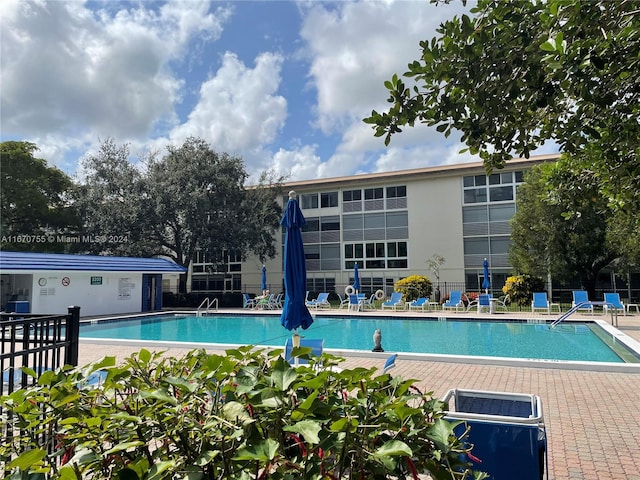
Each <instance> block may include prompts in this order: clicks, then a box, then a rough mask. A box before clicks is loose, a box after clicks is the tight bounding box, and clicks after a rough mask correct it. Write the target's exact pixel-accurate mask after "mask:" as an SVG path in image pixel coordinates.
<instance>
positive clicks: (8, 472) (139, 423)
mask: <svg viewBox="0 0 640 480" xmlns="http://www.w3.org/2000/svg"><path fill="white" fill-rule="evenodd" d="M309 352H310V349H309V348H299V349H296V350H294V352H293V353H294V354H296V355H300V356H307V357H308V356H309ZM281 353H282V351H281V350H280V351H274V352H267V351H266V350H255V349H254V348H253V347H251V346H246V347H241V348H238V349H235V350H227V352H226V354H225V355H210V354H207V353H205V352H204V351H203V350H198V351H192V352H190V353H189V354H187V355H185V356H184V357H181V358H172V357H164V356H162V354H160V353H151V352H149V351H147V350H144V349H143V350H141V351H140V352H138V353H137V354H134V355H132V356H131V357H129V358H128V359H127V360H126V361H125V363H124V364H123V365H118V366H116V365H115V361H114V359H113V358H105V359H104V360H103V361H101V362H97V363H95V364H92V365H89V366H87V367H85V368H82V369H71V367H66V368H65V369H63V370H61V371H57V372H52V371H49V372H45V373H43V374H42V375H41V376H40V378H39V380H38V386H36V387H33V388H31V389H24V390H18V391H16V392H14V393H12V394H11V395H10V396H6V397H3V398H2V406H3V408H4V409H6V412H7V413H8V416H7V419H8V424H7V427H8V428H9V430H8V431H11V432H14V434H15V435H14V436H13V437H12V436H5V437H4V438H3V440H2V443H1V444H0V466H2V465H3V466H4V469H5V471H4V473H5V478H16V479H17V478H27V476H29V478H36V477H37V475H46V476H47V477H48V478H58V479H81V478H82V479H102V478H120V479H142V478H144V479H179V478H180V479H182V478H189V479H205V478H207V479H228V478H237V479H258V478H259V479H266V478H273V479H294V478H305V479H321V478H333V479H342V478H345V479H347V478H348V479H352V478H353V479H355V478H357V479H382V478H391V477H392V476H393V478H407V477H411V478H414V479H417V478H418V477H417V475H418V473H426V472H429V473H430V474H431V476H432V478H434V479H435V480H438V479H467V478H476V479H482V478H486V477H485V476H484V474H481V473H472V472H471V471H470V470H469V467H470V465H471V464H470V463H468V462H467V461H465V458H466V456H465V453H467V452H468V451H469V449H470V448H469V446H467V445H465V444H464V442H463V439H461V438H458V437H456V435H455V434H454V433H453V428H454V426H455V425H456V423H455V422H449V421H447V420H444V419H443V418H442V417H443V411H442V409H443V407H444V405H443V404H442V402H439V401H437V400H434V399H433V398H432V397H431V394H422V393H420V392H418V391H417V389H416V388H415V386H414V385H413V384H414V381H412V380H403V379H401V378H399V377H395V378H391V377H390V376H389V375H387V374H385V375H376V374H375V369H370V370H367V369H364V368H356V369H353V370H342V371H338V370H336V369H335V367H336V366H337V365H338V364H339V359H338V358H336V357H332V356H330V355H323V356H322V357H320V358H316V357H311V363H310V365H309V366H305V367H299V368H297V369H296V368H294V367H292V366H291V365H290V364H289V363H287V362H286V361H284V360H283V359H282V357H281V356H280V354H281ZM98 371H102V372H106V377H105V379H104V381H103V383H102V384H101V385H100V386H98V387H91V386H89V385H88V381H87V380H88V379H89V378H91V375H95V374H96V372H98ZM28 373H29V374H31V375H35V373H34V372H32V371H30V372H28Z"/></svg>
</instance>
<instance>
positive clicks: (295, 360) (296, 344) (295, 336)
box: [291, 328, 300, 367]
mask: <svg viewBox="0 0 640 480" xmlns="http://www.w3.org/2000/svg"><path fill="white" fill-rule="evenodd" d="M291 344H292V346H293V348H298V347H300V335H299V334H298V329H297V328H296V329H295V330H294V331H293V338H292V339H291ZM293 365H294V366H295V367H297V366H298V357H293Z"/></svg>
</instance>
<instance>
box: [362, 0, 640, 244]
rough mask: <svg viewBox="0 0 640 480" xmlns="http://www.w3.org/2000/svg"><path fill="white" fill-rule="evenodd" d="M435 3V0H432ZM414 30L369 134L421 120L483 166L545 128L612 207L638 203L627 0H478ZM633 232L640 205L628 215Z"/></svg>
mask: <svg viewBox="0 0 640 480" xmlns="http://www.w3.org/2000/svg"><path fill="white" fill-rule="evenodd" d="M431 1H432V3H437V0H431ZM470 13H471V14H472V15H474V16H473V17H470V16H468V15H462V16H460V17H454V18H453V19H451V20H449V21H447V22H445V23H443V24H442V25H440V27H439V29H438V34H439V35H438V37H435V38H433V39H432V40H431V41H422V42H420V47H421V49H422V55H421V57H420V58H419V59H418V60H415V61H414V62H412V63H410V64H409V69H408V71H407V72H406V73H404V74H403V76H404V77H405V78H406V79H408V80H409V81H415V85H414V86H411V85H405V82H404V81H403V80H402V79H400V78H399V77H398V76H397V75H393V78H392V79H391V80H390V81H387V82H385V86H386V88H387V89H388V90H389V93H390V97H389V99H388V102H389V103H390V104H391V107H390V109H389V111H388V112H384V113H378V112H377V111H375V110H374V111H372V114H371V116H370V117H368V118H366V119H364V121H365V122H366V123H369V124H372V125H373V128H374V129H375V135H376V136H385V144H387V145H388V144H389V142H390V140H391V136H392V135H394V134H396V133H398V132H401V131H402V128H401V127H404V126H407V125H408V126H413V125H414V124H415V123H416V122H421V123H425V124H427V125H430V126H435V127H436V129H437V130H438V131H439V132H442V133H444V134H445V136H449V134H450V133H451V132H452V130H454V129H456V130H459V131H461V132H462V134H463V135H462V141H463V142H464V143H465V144H466V145H467V147H468V150H469V151H470V152H471V153H473V154H480V156H481V158H482V159H483V160H484V162H485V166H486V167H487V170H488V171H491V170H492V169H493V168H500V167H502V166H503V165H504V163H505V162H506V161H507V160H509V159H510V158H511V157H512V156H513V155H514V153H515V154H517V155H518V156H524V157H528V156H529V154H530V152H531V151H533V150H534V149H535V148H537V147H538V146H540V145H541V144H543V143H544V142H546V141H548V140H552V141H555V142H556V143H557V144H558V145H559V147H560V150H561V151H563V152H566V153H569V154H572V155H573V156H574V157H580V156H582V152H583V150H584V149H585V148H590V149H592V150H597V151H598V152H599V155H598V156H597V157H596V156H591V155H590V156H589V158H591V159H592V161H593V162H592V165H591V168H590V170H591V171H592V173H593V174H594V175H596V176H597V177H598V184H599V188H600V190H601V192H602V194H603V195H604V196H605V198H607V200H608V202H609V205H610V207H612V208H615V209H622V210H626V212H627V213H628V214H629V213H631V212H637V211H638V210H639V209H640V189H639V188H637V186H638V185H639V184H640V164H639V163H638V152H639V150H640V144H639V143H638V138H640V122H638V117H639V116H640V88H638V74H637V72H638V71H640V57H639V56H638V55H637V52H638V51H640V14H639V11H638V3H637V2H636V1H633V0H620V1H616V2H610V1H607V0H594V1H589V2H587V1H581V0H549V1H525V2H522V1H503V0H478V1H477V3H476V4H475V7H474V8H471V10H470ZM630 216H632V217H633V218H632V219H633V221H634V224H633V225H634V227H633V231H634V232H635V234H636V235H637V234H639V233H640V219H639V216H638V215H630Z"/></svg>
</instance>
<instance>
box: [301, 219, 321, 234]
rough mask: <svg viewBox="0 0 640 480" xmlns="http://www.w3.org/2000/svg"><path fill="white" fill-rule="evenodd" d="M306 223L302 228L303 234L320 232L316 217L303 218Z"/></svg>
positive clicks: (318, 221)
mask: <svg viewBox="0 0 640 480" xmlns="http://www.w3.org/2000/svg"><path fill="white" fill-rule="evenodd" d="M305 220H306V223H305V224H304V225H303V226H302V231H303V232H319V231H320V219H319V218H317V217H314V218H305Z"/></svg>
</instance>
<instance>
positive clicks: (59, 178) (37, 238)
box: [0, 141, 78, 252]
mask: <svg viewBox="0 0 640 480" xmlns="http://www.w3.org/2000/svg"><path fill="white" fill-rule="evenodd" d="M37 150H38V147H37V146H36V145H35V144H33V143H30V142H18V141H8V142H2V143H0V215H1V216H0V229H1V237H2V242H1V246H2V248H7V249H11V250H27V251H40V252H56V251H62V250H64V248H65V244H64V242H58V241H57V237H58V235H62V234H69V233H74V234H75V233H76V229H77V227H78V219H77V215H76V211H75V209H74V206H73V205H72V203H71V198H70V192H71V190H72V188H73V182H72V180H71V178H70V177H68V176H67V175H66V174H65V173H64V172H62V171H61V170H59V169H58V168H56V167H51V166H49V165H47V161H46V160H43V159H41V158H36V157H34V153H35V152H36V151H37Z"/></svg>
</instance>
